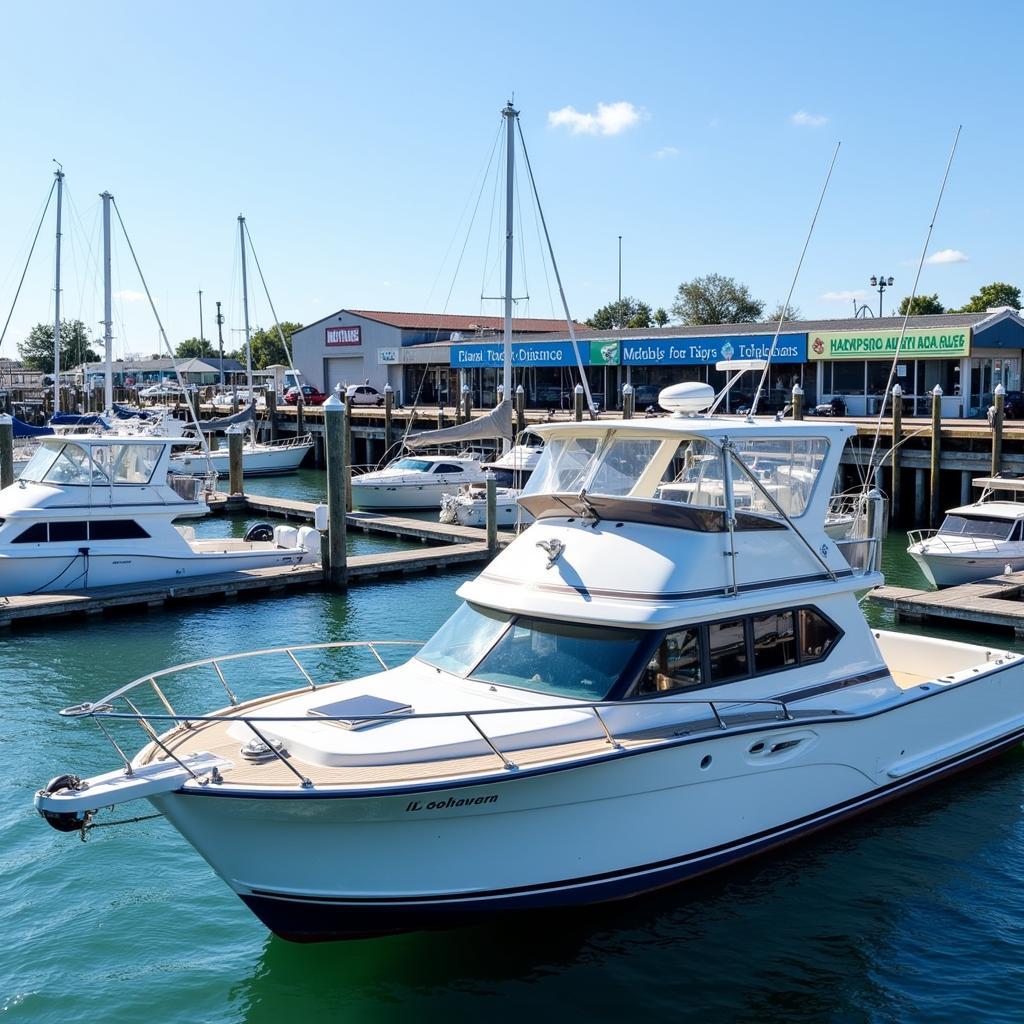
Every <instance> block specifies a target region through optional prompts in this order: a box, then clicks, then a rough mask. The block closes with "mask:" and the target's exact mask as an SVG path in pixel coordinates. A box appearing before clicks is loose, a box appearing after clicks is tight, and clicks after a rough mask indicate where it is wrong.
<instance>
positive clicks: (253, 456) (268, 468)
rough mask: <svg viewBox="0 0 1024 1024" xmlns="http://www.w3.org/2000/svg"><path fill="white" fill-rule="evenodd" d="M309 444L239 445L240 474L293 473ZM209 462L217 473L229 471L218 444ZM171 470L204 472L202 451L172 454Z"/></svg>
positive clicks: (225, 457) (219, 474) (225, 474)
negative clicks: (249, 447)
mask: <svg viewBox="0 0 1024 1024" xmlns="http://www.w3.org/2000/svg"><path fill="white" fill-rule="evenodd" d="M311 448H312V445H305V444H298V445H283V446H278V447H268V448H257V449H255V450H253V449H248V450H246V449H243V451H242V473H243V475H244V476H280V475H282V474H284V473H294V472H295V471H296V470H297V469H298V468H299V465H300V463H301V462H302V460H303V459H304V458H305V457H306V453H307V452H308V451H309V450H310V449H311ZM210 462H211V463H212V465H213V469H214V470H215V471H216V473H217V476H218V477H226V476H227V475H228V472H229V469H230V467H229V464H228V463H229V453H228V451H227V450H226V449H222V448H219V449H218V450H217V451H215V452H210ZM168 470H169V472H171V473H183V474H185V475H186V476H206V473H207V461H206V456H205V455H184V454H183V455H175V456H173V457H172V458H171V460H170V463H169V464H168Z"/></svg>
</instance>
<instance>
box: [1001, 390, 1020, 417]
mask: <svg viewBox="0 0 1024 1024" xmlns="http://www.w3.org/2000/svg"><path fill="white" fill-rule="evenodd" d="M1003 416H1005V417H1006V419H1008V420H1020V419H1024V391H1007V392H1006V398H1004V399H1003Z"/></svg>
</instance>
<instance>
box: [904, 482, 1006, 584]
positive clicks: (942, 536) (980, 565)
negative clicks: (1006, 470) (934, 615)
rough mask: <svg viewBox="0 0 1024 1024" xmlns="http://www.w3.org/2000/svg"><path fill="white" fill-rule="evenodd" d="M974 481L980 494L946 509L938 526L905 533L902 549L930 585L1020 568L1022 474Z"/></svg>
mask: <svg viewBox="0 0 1024 1024" xmlns="http://www.w3.org/2000/svg"><path fill="white" fill-rule="evenodd" d="M974 486H975V487H981V488H982V492H981V497H980V498H979V499H978V500H977V501H976V502H974V503H973V504H970V505H960V506H959V507H958V508H951V509H949V510H948V511H947V512H946V517H945V519H943V521H942V525H941V526H940V527H939V528H938V530H911V531H910V532H909V534H908V537H909V539H910V547H908V548H907V553H908V554H909V555H910V557H911V558H913V559H914V561H915V562H917V564H918V565H919V566H920V567H921V571H922V572H923V573H924V574H925V576H927V577H928V579H929V580H930V581H931V582H932V583H933V584H934V585H935V586H936V587H954V586H957V585H958V584H960V583H971V582H973V581H975V580H986V579H989V578H990V577H992V576H998V575H1000V574H1001V573H1004V572H1007V571H1010V572H1019V571H1020V570H1021V569H1024V502H1022V501H1021V500H1020V495H1021V493H1024V478H1014V477H1002V476H991V477H978V478H977V479H976V480H975V481H974ZM1007 494H1008V495H1009V496H1007ZM1007 567H1009V568H1007Z"/></svg>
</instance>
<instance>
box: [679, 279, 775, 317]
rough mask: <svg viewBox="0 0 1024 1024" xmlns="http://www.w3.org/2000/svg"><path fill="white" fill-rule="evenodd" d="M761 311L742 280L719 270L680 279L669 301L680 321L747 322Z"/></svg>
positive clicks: (762, 305) (762, 304)
mask: <svg viewBox="0 0 1024 1024" xmlns="http://www.w3.org/2000/svg"><path fill="white" fill-rule="evenodd" d="M763 313H764V303H763V302H761V300H760V299H755V298H754V297H753V296H752V295H751V294H750V290H749V289H748V288H747V286H746V285H745V284H740V283H739V282H738V281H736V279H735V278H732V277H725V276H723V275H722V274H706V275H705V276H704V277H695V278H694V279H693V280H692V281H684V282H683V283H682V284H681V285H680V286H679V290H678V291H677V293H676V301H675V302H673V303H672V315H673V316H674V317H675V318H676V319H677V320H680V321H682V322H683V323H684V324H748V323H753V322H754V321H756V320H757V319H759V318H760V317H761V316H762V314H763Z"/></svg>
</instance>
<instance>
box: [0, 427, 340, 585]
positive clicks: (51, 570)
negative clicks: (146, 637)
mask: <svg viewBox="0 0 1024 1024" xmlns="http://www.w3.org/2000/svg"><path fill="white" fill-rule="evenodd" d="M174 441H175V439H174V438H165V437H156V436H146V435H143V436H138V435H136V436H102V435H101V436H95V435H77V434H76V435H56V436H51V437H41V438H39V448H38V450H37V452H36V454H35V455H34V456H33V457H32V460H31V461H30V462H29V464H28V465H27V466H26V467H25V469H24V470H23V471H22V474H21V478H20V479H19V480H18V481H16V482H15V483H14V484H12V485H11V486H10V487H5V488H4V489H3V490H2V491H0V596H10V595H15V594H39V593H53V592H56V591H67V590H81V589H86V588H90V587H103V586H110V585H113V584H121V585H126V584H132V583H142V582H147V581H150V580H164V579H167V580H176V579H191V578H193V577H196V576H208V575H211V574H213V573H223V572H232V571H236V570H241V569H260V568H265V567H268V566H280V565H298V564H300V563H303V562H312V561H318V560H319V557H320V543H319V533H318V532H317V531H316V530H313V529H312V528H311V527H305V528H304V531H305V532H303V531H299V530H296V529H295V528H294V527H284V526H278V527H275V528H274V529H273V531H272V533H271V536H270V537H265V538H264V537H262V536H261V538H260V539H255V538H246V539H245V540H234V539H228V538H225V539H210V540H196V539H195V536H194V530H193V528H192V527H190V526H183V527H176V526H175V525H174V520H175V519H180V518H185V517H191V516H201V515H204V514H205V513H206V512H207V511H208V508H207V505H206V502H205V500H204V498H203V494H202V491H201V483H202V482H201V481H200V480H198V479H195V478H192V477H175V476H169V475H168V472H167V469H168V455H169V452H170V448H171V445H172V444H173V443H174ZM268 532H270V531H269V529H266V528H265V529H264V530H263V531H262V533H263V534H266V533H268Z"/></svg>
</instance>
